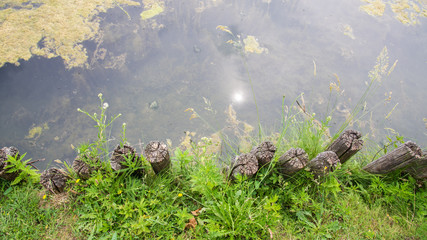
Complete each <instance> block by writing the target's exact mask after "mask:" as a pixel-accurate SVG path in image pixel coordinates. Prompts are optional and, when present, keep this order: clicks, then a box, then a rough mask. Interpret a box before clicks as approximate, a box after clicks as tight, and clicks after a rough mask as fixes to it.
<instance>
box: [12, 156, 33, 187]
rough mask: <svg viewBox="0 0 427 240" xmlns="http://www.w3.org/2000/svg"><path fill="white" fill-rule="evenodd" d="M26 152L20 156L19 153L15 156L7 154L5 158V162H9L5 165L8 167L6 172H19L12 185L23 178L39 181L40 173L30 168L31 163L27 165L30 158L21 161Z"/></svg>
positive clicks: (31, 181) (29, 180)
mask: <svg viewBox="0 0 427 240" xmlns="http://www.w3.org/2000/svg"><path fill="white" fill-rule="evenodd" d="M26 154H27V153H24V154H22V156H19V154H16V155H15V156H11V155H9V156H8V159H7V160H6V162H8V163H9V164H7V165H6V167H5V168H6V169H8V170H7V172H8V173H13V172H15V173H18V172H19V175H18V177H16V178H15V180H13V182H12V185H16V184H18V183H20V182H21V181H24V180H27V181H28V182H30V183H37V182H39V181H40V174H39V173H38V172H37V170H35V169H33V168H31V165H29V162H30V161H31V158H30V159H28V160H25V161H23V159H24V157H25V155H26Z"/></svg>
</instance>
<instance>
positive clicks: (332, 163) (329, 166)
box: [307, 151, 340, 178]
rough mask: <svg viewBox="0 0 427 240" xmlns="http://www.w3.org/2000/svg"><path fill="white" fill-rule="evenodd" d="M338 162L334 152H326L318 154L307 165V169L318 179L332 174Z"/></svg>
mask: <svg viewBox="0 0 427 240" xmlns="http://www.w3.org/2000/svg"><path fill="white" fill-rule="evenodd" d="M339 162H340V160H339V158H338V156H337V154H336V153H335V152H332V151H326V152H322V153H319V155H317V156H316V157H315V158H314V159H313V160H311V161H310V162H309V163H308V164H307V167H308V168H309V169H310V172H312V173H313V174H314V176H315V177H316V178H318V177H319V176H324V175H326V174H327V173H329V172H332V171H333V170H334V168H335V167H336V166H337V164H338V163H339Z"/></svg>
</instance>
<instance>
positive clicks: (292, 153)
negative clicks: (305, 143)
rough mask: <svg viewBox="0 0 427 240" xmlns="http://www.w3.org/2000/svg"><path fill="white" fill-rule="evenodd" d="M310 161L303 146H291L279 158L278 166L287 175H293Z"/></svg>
mask: <svg viewBox="0 0 427 240" xmlns="http://www.w3.org/2000/svg"><path fill="white" fill-rule="evenodd" d="M307 163H308V154H307V153H306V152H305V151H304V150H303V149H301V148H291V149H289V150H288V151H287V152H285V153H284V154H283V155H282V156H281V157H280V158H279V159H278V160H277V164H276V167H277V168H278V170H279V172H280V173H282V174H283V175H285V176H288V177H289V176H292V175H294V174H295V173H297V172H298V171H299V170H301V169H303V168H304V167H305V166H306V165H307Z"/></svg>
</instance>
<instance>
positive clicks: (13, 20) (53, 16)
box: [0, 0, 139, 68]
mask: <svg viewBox="0 0 427 240" xmlns="http://www.w3.org/2000/svg"><path fill="white" fill-rule="evenodd" d="M9 2H11V3H13V4H8V3H9ZM118 4H125V5H139V3H138V2H136V1H129V0H105V1H101V0H57V1H50V0H34V1H22V0H21V1H18V2H17V1H10V0H8V1H6V4H5V5H3V7H5V6H7V8H5V9H2V10H0V23H1V27H0V42H1V43H2V45H1V47H0V67H2V66H3V65H4V64H5V63H6V62H9V63H13V64H16V65H19V62H18V61H19V60H20V59H22V60H28V59H30V58H31V57H32V56H33V55H40V56H44V57H47V58H53V57H58V56H59V57H61V58H62V59H64V63H65V65H66V67H67V68H73V67H82V66H85V64H87V58H88V56H87V52H86V49H85V48H84V47H83V45H82V44H81V43H82V42H83V41H86V40H92V39H95V38H96V37H98V32H99V21H100V19H99V18H97V15H98V14H99V13H101V12H106V11H107V10H108V9H110V8H113V7H115V6H117V5H118Z"/></svg>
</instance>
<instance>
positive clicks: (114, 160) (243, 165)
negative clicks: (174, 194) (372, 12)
mask: <svg viewBox="0 0 427 240" xmlns="http://www.w3.org/2000/svg"><path fill="white" fill-rule="evenodd" d="M361 137H362V135H361V133H360V132H358V131H355V130H347V131H344V132H343V133H342V134H341V135H340V136H339V137H338V138H337V139H336V140H335V141H334V142H333V143H332V144H331V145H330V146H329V147H328V148H327V149H326V151H325V152H322V153H320V154H318V155H317V156H316V157H315V158H314V159H312V160H310V159H309V157H308V154H307V153H306V152H305V151H304V150H303V149H301V148H291V149H289V150H288V151H287V152H285V153H284V154H283V155H282V156H280V157H279V158H278V160H277V163H276V164H275V167H276V168H277V170H278V171H279V172H280V173H281V174H283V175H284V176H286V177H289V176H292V175H294V174H296V173H297V172H298V171H301V170H303V169H305V170H307V171H310V172H312V173H313V175H314V176H315V177H316V178H318V177H320V176H323V175H325V174H327V173H329V172H331V171H333V170H334V169H335V167H336V166H337V164H338V163H341V164H344V163H345V162H347V161H348V160H349V159H350V158H351V157H352V156H353V155H354V154H356V153H357V152H358V151H359V150H361V149H362V147H363V140H362V139H361ZM275 152H276V147H275V146H274V145H273V143H271V142H268V141H267V142H262V143H261V144H260V145H258V146H256V147H254V148H253V149H252V150H251V151H250V152H249V153H243V154H241V155H239V156H237V157H236V158H235V159H234V161H233V164H232V166H231V167H230V168H229V170H228V176H229V178H230V179H231V180H233V179H235V178H236V177H237V175H244V176H247V177H249V178H250V177H252V176H254V175H255V174H256V173H257V172H258V170H259V168H261V167H262V166H264V165H267V164H270V162H271V161H272V159H273V157H274V154H275ZM16 154H19V153H18V150H17V149H16V148H14V147H9V148H8V147H5V148H2V149H1V150H0V177H1V178H4V179H6V180H9V181H12V180H13V179H14V178H16V177H17V176H18V175H19V173H16V172H15V173H9V172H8V171H7V168H6V166H7V164H8V162H6V161H5V160H6V159H7V156H8V155H12V156H16ZM144 155H145V159H146V160H147V161H148V162H149V163H150V164H151V166H152V168H153V170H154V172H155V173H156V174H157V173H159V172H161V171H164V170H167V169H169V168H170V166H171V161H170V155H169V151H168V149H167V146H166V144H165V143H163V142H158V141H152V142H150V143H148V145H147V146H146V147H145V149H144ZM141 159H142V158H140V157H139V156H138V155H137V153H136V151H135V149H134V148H133V147H131V146H128V145H123V146H120V145H119V146H117V147H116V149H114V152H113V154H112V156H111V158H110V165H111V168H112V169H113V170H115V171H120V170H122V169H126V168H127V163H128V162H129V161H130V162H132V163H135V164H137V165H138V164H140V166H141V168H140V169H139V170H137V171H136V172H135V173H136V174H137V175H144V173H145V172H144V169H143V168H142V164H141V163H138V161H141ZM97 162H99V159H90V156H87V155H84V154H83V155H79V156H78V157H77V158H76V159H75V161H74V162H73V166H72V167H73V170H74V171H75V172H76V173H77V175H78V176H79V178H81V179H88V178H89V177H90V175H91V174H92V172H93V171H94V170H96V166H97V164H96V163H97ZM88 163H92V164H88ZM363 169H364V170H365V171H367V172H369V173H372V174H386V173H390V172H393V171H395V170H403V171H404V172H406V173H409V174H411V175H412V176H413V177H414V178H416V179H426V178H427V153H426V152H424V153H423V152H422V150H421V149H420V147H418V146H417V144H415V143H414V142H411V141H408V142H406V143H404V144H402V145H400V146H399V147H397V148H396V149H394V150H393V151H390V152H388V153H387V154H385V155H384V156H382V157H380V158H378V159H377V160H375V161H373V162H371V163H369V164H368V165H366V166H365V167H364V168H363ZM68 178H69V177H68V174H67V173H66V172H65V171H63V170H61V169H58V168H50V169H47V170H45V171H43V173H42V174H41V177H40V183H41V184H42V185H43V186H44V187H45V188H46V189H48V190H49V191H51V192H54V193H60V192H63V191H64V189H65V187H66V182H67V180H68Z"/></svg>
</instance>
